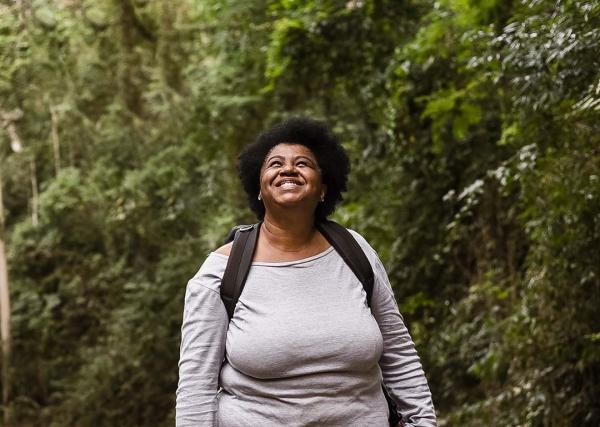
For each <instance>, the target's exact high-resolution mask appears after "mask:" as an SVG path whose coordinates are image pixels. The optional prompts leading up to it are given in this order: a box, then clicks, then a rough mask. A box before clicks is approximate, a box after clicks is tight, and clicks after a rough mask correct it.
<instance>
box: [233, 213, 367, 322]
mask: <svg viewBox="0 0 600 427" xmlns="http://www.w3.org/2000/svg"><path fill="white" fill-rule="evenodd" d="M260 224H261V223H260V222H259V223H257V224H254V225H241V226H236V227H234V228H233V229H232V230H231V232H230V233H229V236H228V237H227V239H226V243H228V242H230V241H231V240H232V239H233V246H232V248H231V253H230V255H229V259H228V260H227V266H226V267H225V273H223V279H222V280H221V298H222V299H223V303H224V304H225V308H226V310H227V315H228V316H229V319H231V317H232V316H233V311H234V310H235V306H236V304H237V302H238V300H239V298H240V295H241V294H242V291H243V290H244V285H245V283H246V278H247V277H248V272H249V271H250V266H251V265H252V257H253V255H254V250H255V248H256V242H257V241H258V233H259V231H260ZM317 229H318V230H319V231H320V232H321V233H322V234H323V236H324V237H325V238H326V239H327V241H328V242H329V243H331V246H333V247H334V249H335V250H336V251H337V253H338V254H339V255H340V256H341V257H342V259H343V260H344V262H345V263H346V264H347V265H348V267H350V269H351V270H352V272H353V273H354V274H355V275H356V277H357V278H358V280H360V282H361V283H362V285H363V288H364V289H365V292H366V294H367V304H369V306H370V305H371V296H372V295H373V283H374V276H373V268H372V267H371V263H370V262H369V259H368V258H367V256H366V255H365V253H364V251H363V250H362V248H361V247H360V245H359V244H358V242H357V241H356V239H355V238H354V236H352V234H350V232H349V231H348V230H347V229H346V228H345V227H343V226H341V225H340V224H338V223H337V222H334V221H325V222H321V223H318V224H317Z"/></svg>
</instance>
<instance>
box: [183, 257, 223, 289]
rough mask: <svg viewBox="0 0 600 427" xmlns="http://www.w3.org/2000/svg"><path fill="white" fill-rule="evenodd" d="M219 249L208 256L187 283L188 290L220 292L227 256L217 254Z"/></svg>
mask: <svg viewBox="0 0 600 427" xmlns="http://www.w3.org/2000/svg"><path fill="white" fill-rule="evenodd" d="M220 249H221V248H219V249H217V250H216V251H214V252H211V253H209V254H208V256H207V257H206V259H205V260H204V262H203V263H202V265H201V266H200V268H199V269H198V271H197V272H196V274H194V277H192V278H191V279H190V280H189V282H188V289H190V290H192V291H193V290H198V291H200V290H203V289H208V290H211V291H214V292H220V288H221V279H222V278H223V274H224V273H225V267H226V266H227V258H228V256H227V255H226V254H225V253H223V251H221V252H219V250H220Z"/></svg>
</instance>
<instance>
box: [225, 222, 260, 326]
mask: <svg viewBox="0 0 600 427" xmlns="http://www.w3.org/2000/svg"><path fill="white" fill-rule="evenodd" d="M260 224H261V223H260V222H259V223H257V224H254V225H243V226H238V227H235V228H234V229H233V230H232V231H231V232H230V233H229V236H228V237H233V246H232V247H231V253H230V254H229V259H228V260H227V266H226V267H225V272H224V273H223V279H222V280H221V299H222V300H223V303H224V304H225V309H226V310H227V316H228V317H229V320H231V318H232V317H233V311H234V310H235V306H236V304H237V302H238V300H239V299H240V295H241V294H242V291H243V290H244V285H245V284H246V277H248V272H249V271H250V266H251V264H252V257H253V255H254V250H255V249H256V242H257V241H258V233H259V231H260Z"/></svg>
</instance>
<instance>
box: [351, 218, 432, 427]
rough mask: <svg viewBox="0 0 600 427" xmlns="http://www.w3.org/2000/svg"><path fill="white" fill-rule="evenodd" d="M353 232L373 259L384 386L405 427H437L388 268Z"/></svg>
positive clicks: (374, 302) (374, 307)
mask: <svg viewBox="0 0 600 427" xmlns="http://www.w3.org/2000/svg"><path fill="white" fill-rule="evenodd" d="M350 232H351V233H352V235H353V236H354V237H355V238H356V241H357V242H358V243H359V245H360V246H361V247H362V249H363V251H364V252H365V255H366V256H367V258H369V261H370V262H371V266H372V267H373V273H374V275H375V283H374V285H373V296H372V298H371V313H373V317H375V319H376V320H377V323H378V324H379V329H380V330H381V334H382V336H383V354H382V356H381V358H380V359H379V366H380V367H381V372H382V374H383V383H384V385H385V387H386V389H387V390H388V392H389V394H390V397H391V398H392V399H393V400H394V402H395V403H396V405H397V407H398V410H399V412H400V415H401V417H402V421H403V422H404V426H406V427H436V426H437V419H436V415H435V409H434V407H433V402H432V400H431V392H430V391H429V385H428V384H427V378H425V374H424V372H423V368H422V367H421V361H420V360H419V356H418V355H417V351H416V350H415V345H414V343H413V341H412V338H411V337H410V334H409V333H408V329H406V326H405V325H404V320H403V319H402V315H401V314H400V311H399V310H398V304H396V299H395V298H394V292H393V291H392V287H391V285H390V281H389V279H388V276H387V273H386V271H385V268H384V267H383V264H382V263H381V260H380V259H379V257H378V256H377V253H376V252H375V250H374V249H373V248H372V247H371V246H370V245H369V243H368V242H367V241H366V240H365V239H364V238H363V237H362V236H361V235H360V234H358V233H357V232H355V231H353V230H350Z"/></svg>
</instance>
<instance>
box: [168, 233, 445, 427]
mask: <svg viewBox="0 0 600 427" xmlns="http://www.w3.org/2000/svg"><path fill="white" fill-rule="evenodd" d="M352 233H353V235H354V236H355V238H356V239H357V240H358V242H359V244H360V245H361V247H362V248H363V250H364V251H365V253H366V255H367V257H368V258H369V260H370V262H371V264H372V266H373V271H374V273H375V284H374V290H373V298H372V301H371V308H370V309H369V307H368V305H367V303H366V294H365V291H364V289H363V287H362V285H361V283H360V282H359V281H358V279H357V278H356V276H355V275H354V274H353V273H352V271H351V270H350V268H349V267H348V266H347V265H346V263H345V262H344V261H343V260H342V258H341V257H340V256H339V255H338V254H337V252H336V251H335V250H334V249H333V248H329V249H328V250H326V251H324V252H322V253H320V254H318V255H315V256H312V257H309V258H305V259H301V260H297V261H290V262H277V263H273V262H254V263H252V267H251V269H250V273H249V275H248V278H247V280H246V287H245V288H244V292H243V293H242V295H241V297H240V300H239V302H238V305H237V306H236V309H235V312H234V315H233V318H232V319H231V322H228V319H227V313H226V312H225V307H224V305H223V302H222V301H221V297H220V294H219V287H220V283H221V278H222V277H223V272H224V271H225V266H226V264H227V256H224V255H220V254H217V253H211V254H210V255H209V256H208V258H207V259H206V261H205V262H204V264H203V265H202V266H201V267H200V271H198V273H197V274H196V275H195V276H194V277H193V278H192V279H191V280H190V281H189V283H188V285H187V291H186V296H185V308H184V314H183V326H182V329H181V330H182V339H181V355H180V360H179V387H178V389H177V406H176V425H177V427H191V426H194V427H199V426H206V427H213V426H220V427H236V426H260V427H267V426H374V427H385V426H387V425H388V421H387V417H388V410H387V404H386V401H385V397H384V395H383V392H382V390H381V379H382V377H383V381H384V384H385V386H386V387H387V389H388V391H389V393H390V395H391V396H392V398H393V399H394V401H395V402H396V403H397V405H398V407H399V409H400V412H401V413H402V416H403V419H404V422H405V424H406V425H407V426H415V427H416V426H427V427H432V426H436V416H435V412H434V408H433V403H432V400H431V393H430V391H429V387H428V385H427V380H426V378H425V375H424V374H423V370H422V368H421V363H420V361H419V357H418V356H417V352H416V351H415V347H414V344H413V341H412V339H411V337H410V335H409V333H408V331H407V329H406V327H405V326H404V322H403V320H402V316H401V315H400V313H399V311H398V306H397V305H396V301H395V299H394V295H393V292H392V289H391V287H390V284H389V281H388V278H387V274H386V272H385V270H384V267H383V265H382V263H381V261H380V260H379V258H378V256H377V254H376V253H375V251H374V250H373V249H372V248H371V246H370V245H369V244H368V243H367V242H366V241H365V240H364V239H363V238H362V236H360V235H359V234H358V233H356V232H352Z"/></svg>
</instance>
